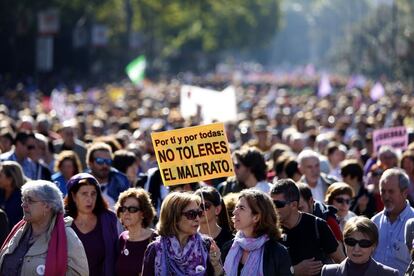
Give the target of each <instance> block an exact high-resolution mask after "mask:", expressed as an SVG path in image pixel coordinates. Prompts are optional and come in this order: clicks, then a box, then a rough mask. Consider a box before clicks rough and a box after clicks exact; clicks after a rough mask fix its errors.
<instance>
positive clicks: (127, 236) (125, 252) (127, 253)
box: [121, 233, 152, 256]
mask: <svg viewBox="0 0 414 276" xmlns="http://www.w3.org/2000/svg"><path fill="white" fill-rule="evenodd" d="M151 237H152V234H151V235H150V236H149V237H148V238H147V239H145V240H142V241H148V240H150V239H151ZM124 238H125V243H124V247H123V248H122V251H121V254H124V255H125V256H128V255H129V250H128V248H127V243H128V242H141V241H139V240H138V241H130V240H129V233H125V234H124Z"/></svg>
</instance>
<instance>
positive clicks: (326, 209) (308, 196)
mask: <svg viewBox="0 0 414 276" xmlns="http://www.w3.org/2000/svg"><path fill="white" fill-rule="evenodd" d="M296 186H298V188H299V193H300V199H299V206H298V209H299V211H301V212H304V213H308V214H312V215H314V216H317V217H318V218H321V219H323V220H325V221H326V223H327V224H328V226H329V228H331V230H332V233H333V234H334V235H335V238H336V240H337V241H338V242H339V243H342V241H343V237H342V231H341V228H340V227H339V223H338V220H337V217H336V213H337V212H338V210H337V209H336V208H335V207H334V206H332V205H326V204H324V203H323V202H320V201H316V200H314V199H313V196H312V191H311V189H310V188H309V186H308V185H306V184H303V183H300V182H299V183H296Z"/></svg>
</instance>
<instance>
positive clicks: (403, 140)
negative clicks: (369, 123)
mask: <svg viewBox="0 0 414 276" xmlns="http://www.w3.org/2000/svg"><path fill="white" fill-rule="evenodd" d="M373 142H374V152H375V153H377V152H378V150H379V149H380V147H381V146H384V145H388V146H391V147H393V148H395V149H401V150H403V149H406V148H407V145H408V134H407V129H406V128H405V127H403V126H402V127H392V128H383V129H379V130H375V131H374V133H373Z"/></svg>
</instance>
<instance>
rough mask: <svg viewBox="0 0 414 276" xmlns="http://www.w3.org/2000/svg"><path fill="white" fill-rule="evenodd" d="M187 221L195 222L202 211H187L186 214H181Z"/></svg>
mask: <svg viewBox="0 0 414 276" xmlns="http://www.w3.org/2000/svg"><path fill="white" fill-rule="evenodd" d="M182 214H183V215H184V216H185V217H186V218H187V219H188V220H195V219H196V218H197V216H198V217H201V215H202V214H203V211H201V210H200V209H195V210H188V211H187V212H183V213H182Z"/></svg>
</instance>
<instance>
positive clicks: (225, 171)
mask: <svg viewBox="0 0 414 276" xmlns="http://www.w3.org/2000/svg"><path fill="white" fill-rule="evenodd" d="M151 138H152V144H153V146H154V150H155V155H156V157H157V161H158V166H159V169H160V172H161V177H162V180H163V182H164V185H166V186H172V185H179V184H185V183H191V182H197V181H202V180H208V179H212V178H218V177H227V176H231V175H234V169H233V162H232V159H231V154H230V148H229V145H228V142H227V137H226V133H225V131H224V124H223V123H216V124H210V125H204V126H196V127H189V128H183V129H176V130H170V131H163V132H154V133H152V134H151Z"/></svg>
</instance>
